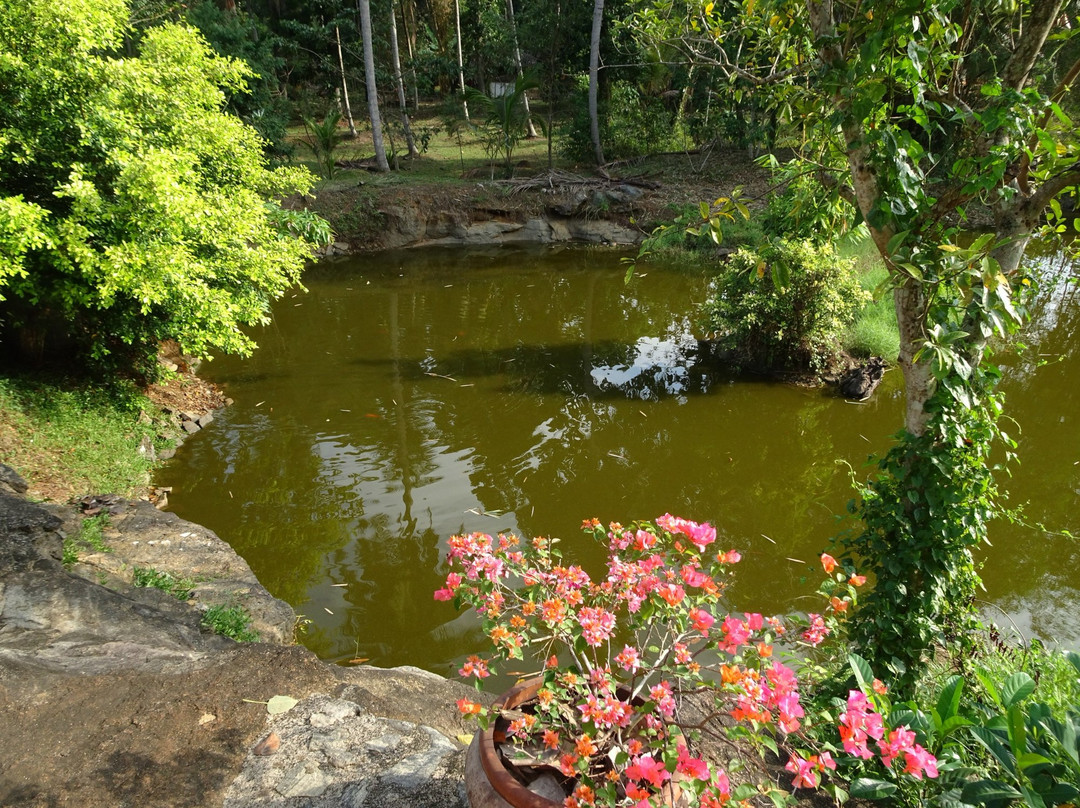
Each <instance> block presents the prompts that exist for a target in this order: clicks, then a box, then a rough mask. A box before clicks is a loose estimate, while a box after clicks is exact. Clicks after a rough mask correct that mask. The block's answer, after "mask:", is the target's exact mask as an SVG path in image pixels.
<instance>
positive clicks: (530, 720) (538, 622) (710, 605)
mask: <svg viewBox="0 0 1080 808" xmlns="http://www.w3.org/2000/svg"><path fill="white" fill-rule="evenodd" d="M583 529H584V531H585V533H586V534H587V535H589V536H591V537H592V538H593V539H594V540H596V541H598V542H601V543H603V544H604V545H605V546H606V548H607V553H608V556H607V565H606V569H605V571H604V574H603V577H602V578H599V579H594V578H593V577H592V576H590V575H589V573H588V572H586V571H585V570H584V569H583V568H582V567H580V566H578V565H575V564H564V563H563V559H562V556H561V554H560V553H559V551H558V549H557V546H556V545H557V540H555V539H546V538H540V537H538V538H534V539H532V540H529V541H523V540H522V539H520V538H518V537H517V536H514V535H511V534H501V535H499V536H497V537H492V536H489V535H487V534H483V533H472V534H469V535H460V536H454V537H452V538H451V539H450V540H449V545H450V550H449V553H448V557H449V562H450V566H451V571H450V573H449V574H448V575H447V578H446V585H445V587H443V588H441V589H439V590H437V591H436V592H435V598H436V600H444V601H450V600H452V601H453V602H454V604H455V606H457V607H459V608H460V607H461V606H463V605H466V604H467V605H469V606H472V607H473V608H475V609H476V610H477V612H478V613H479V614H480V615H481V619H482V624H483V630H484V632H485V633H486V634H487V636H488V637H489V638H490V640H491V642H492V644H493V646H494V650H495V653H494V657H493V659H502V660H507V659H523V660H529V661H532V660H536V661H537V663H538V665H539V666H540V667H542V673H541V674H540V675H542V677H543V684H542V685H541V686H540V689H539V691H538V693H537V697H536V700H535V702H533V703H531V704H529V705H525V706H523V708H522V709H520V710H515V711H506V712H505V714H503V715H502V716H499V715H493V714H492V711H490V710H489V709H488V708H485V707H483V706H482V705H481V704H479V703H477V702H473V701H471V700H468V699H462V700H461V701H460V702H459V703H458V707H459V709H460V710H461V712H462V713H464V714H468V715H473V716H476V717H477V718H478V719H479V720H480V722H481V724H482V726H488V725H489V723H490V722H491V721H493V720H495V719H496V718H500V717H501V718H502V719H503V720H504V722H505V723H506V739H507V740H506V743H505V744H504V748H503V751H504V755H505V756H506V757H507V759H509V760H511V761H512V762H514V763H515V764H519V766H520V767H521V768H531V769H533V770H534V771H543V770H548V771H552V772H558V773H559V774H560V775H561V777H562V778H563V782H564V783H565V790H566V794H567V796H566V799H565V805H566V806H567V808H575V807H576V806H583V805H604V806H630V805H633V806H640V808H645V806H647V805H649V804H650V800H652V803H653V804H660V802H659V797H658V795H659V794H660V793H661V792H662V791H663V790H664V788H665V786H666V785H667V784H668V783H669V782H670V781H672V779H673V778H674V779H676V780H677V781H678V784H679V788H681V789H682V791H683V792H688V796H690V797H691V798H692V799H691V802H692V804H697V805H701V806H704V807H705V808H709V806H719V805H724V804H725V803H727V802H728V801H729V800H731V799H732V798H735V799H742V798H745V797H748V796H750V795H751V794H753V793H755V792H756V791H757V789H755V788H754V787H753V786H742V787H740V788H733V787H732V784H731V782H730V780H729V778H728V775H727V773H726V772H725V771H724V770H723V769H721V768H719V767H717V766H715V765H710V763H709V762H708V761H706V760H705V759H704V758H703V757H702V756H700V754H698V753H697V752H696V751H695V747H696V745H697V744H696V741H697V740H698V737H699V730H700V728H701V717H700V716H701V715H707V716H710V720H713V719H716V718H719V717H725V718H726V720H725V721H724V722H723V723H724V725H725V727H727V729H728V730H729V731H730V730H731V729H733V728H734V729H735V730H737V732H738V733H739V734H740V735H741V737H743V738H746V737H748V736H750V737H751V738H757V739H766V738H767V739H768V740H767V741H765V745H766V746H769V747H771V748H776V746H777V743H784V742H785V741H786V740H787V739H789V738H791V736H793V735H796V734H799V733H800V729H801V728H802V723H803V721H804V720H805V714H804V708H803V705H802V703H801V702H800V694H799V682H798V679H797V676H796V674H795V672H794V670H792V668H791V667H789V666H788V665H786V664H784V663H783V662H781V661H780V660H779V659H778V658H777V657H778V656H779V655H780V654H779V653H778V650H779V646H777V651H776V652H774V644H776V643H777V641H778V640H780V641H781V642H782V643H784V645H785V646H786V647H787V648H793V647H795V646H797V645H810V646H813V645H817V644H818V643H820V642H821V641H822V640H823V639H824V638H825V636H826V635H827V633H828V632H829V626H828V624H827V622H826V619H825V618H823V617H822V616H821V615H817V614H811V615H809V616H808V617H807V618H800V619H798V620H796V621H788V620H783V619H780V618H777V617H765V616H763V615H761V614H752V613H740V614H725V613H723V609H722V606H721V599H722V595H723V593H724V589H725V587H726V584H727V581H728V578H729V576H730V574H731V567H732V565H734V564H735V563H737V562H738V561H739V560H740V554H739V553H738V552H737V551H734V550H727V551H720V552H717V551H716V547H715V544H716V539H717V533H716V529H715V528H713V527H712V526H710V525H708V524H699V523H696V522H691V521H688V520H686V519H681V518H679V517H674V516H671V515H669V514H665V515H664V516H661V517H659V518H658V519H656V520H655V521H654V522H637V523H634V524H632V525H630V526H628V527H624V526H622V525H620V524H617V523H613V524H611V525H609V526H608V527H607V528H605V527H603V526H602V525H601V524H600V523H599V522H598V521H597V520H588V521H586V522H585V523H584V525H583ZM822 563H823V565H824V566H825V568H826V571H827V572H830V573H831V572H833V570H832V569H830V566H831V565H832V566H835V562H834V561H833V560H832V559H831V557H828V556H824V557H823V559H822ZM830 580H831V579H830ZM863 580H864V579H860V578H859V576H854V575H853V576H851V577H850V578H849V579H846V580H845V581H844V582H843V583H844V587H843V589H841V588H840V587H839V586H837V585H836V583H837V582H835V581H834V585H833V586H831V587H830V593H831V594H830V597H831V598H832V599H833V602H832V604H831V606H830V608H829V611H830V612H831V613H832V615H833V616H835V614H837V613H842V612H844V611H845V610H846V609H847V607H848V605H849V604H850V603H851V602H853V600H854V593H855V587H856V586H857V585H859V584H861V583H862V582H863ZM845 593H846V594H845ZM841 595H843V597H841ZM796 624H797V625H796ZM789 627H790V628H789ZM781 638H783V639H782V640H781ZM493 659H484V658H481V657H480V656H478V655H476V656H470V657H469V658H468V659H467V660H466V662H465V663H464V665H463V666H462V668H461V670H460V673H461V675H463V676H465V677H470V678H473V679H474V680H475V683H476V685H477V687H480V685H481V683H482V681H483V680H484V679H486V678H487V677H488V676H489V675H490V670H491V669H490V667H489V666H490V663H491V662H492V661H493ZM691 697H692V698H694V699H695V700H696V708H697V711H698V717H697V718H695V719H693V721H692V722H690V721H689V720H688V719H687V718H686V707H687V704H688V702H687V700H688V699H689V698H691ZM702 711H703V712H702ZM853 711H854V712H853ZM856 713H858V714H857V715H856ZM874 715H875V714H874V713H873V709H872V706H869V705H864V704H862V703H859V704H857V705H855V707H853V708H851V709H849V711H848V712H847V713H845V716H846V719H845V720H847V719H850V720H849V721H848V723H847V724H845V725H842V726H841V728H840V729H841V732H842V733H844V732H848V731H849V730H850V731H852V732H857V733H859V734H858V736H857V737H858V738H860V739H864V738H865V737H867V736H868V737H871V738H879V737H880V736H879V735H876V734H875V733H877V723H875V722H879V719H880V716H877V718H876V719H875V718H874V717H873V716H874ZM860 722H861V723H860ZM718 726H719V725H718ZM882 729H883V730H884V729H886V728H884V727H882ZM903 737H904V738H905V739H906V738H907V736H903ZM785 745H786V746H788V749H789V752H788V764H787V767H788V769H789V771H791V772H792V773H793V774H794V781H793V785H794V786H795V788H800V787H816V786H817V785H818V783H819V782H820V775H821V773H822V772H824V771H825V770H827V769H832V768H835V762H834V760H833V758H832V755H831V753H830V752H829V751H828V750H819V751H818V752H816V753H813V754H810V753H808V752H806V751H805V749H804V748H805V746H806V744H805V743H800V744H796V745H790V744H785ZM846 746H847V744H845V747H846ZM894 746H896V745H894ZM905 748H908V749H910V748H912V745H911V744H907V747H905ZM796 749H798V750H803V751H795V750H796ZM865 749H866V746H865V744H862V745H859V746H857V747H855V751H856V753H857V754H861V753H862V752H863V750H865ZM888 749H889V750H890V752H889V753H890V754H892V756H893V757H896V754H897V753H898V751H900V750H899V746H896V749H894V748H893V746H889V747H888ZM920 750H921V747H920ZM918 754H919V755H921V754H922V752H919V753H918ZM919 759H920V760H924V759H925V758H922V757H920V758H919ZM888 763H891V759H890V760H889V761H886V764H888ZM908 765H909V769H908V771H909V772H911V774H912V775H913V776H922V775H923V774H924V773H925V774H929V775H931V776H932V775H933V771H932V758H931V759H930V761H927V764H926V765H925V766H923V767H921V768H918V767H916V768H915V769H912V768H910V765H911V764H908ZM781 794H782V792H781ZM773 796H774V797H775V796H778V795H773Z"/></svg>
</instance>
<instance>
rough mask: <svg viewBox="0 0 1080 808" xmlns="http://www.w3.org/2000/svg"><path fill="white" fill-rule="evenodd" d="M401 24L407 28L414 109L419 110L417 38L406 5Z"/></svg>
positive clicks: (406, 37)
mask: <svg viewBox="0 0 1080 808" xmlns="http://www.w3.org/2000/svg"><path fill="white" fill-rule="evenodd" d="M406 5H407V4H406ZM401 24H402V25H403V26H404V28H405V48H406V49H407V50H408V51H409V73H410V74H411V75H412V91H413V110H415V111H417V112H419V111H420V82H418V81H417V80H416V61H415V57H414V56H413V40H414V39H416V34H415V33H413V31H412V30H411V29H410V28H409V15H408V14H407V13H405V5H402V6H401Z"/></svg>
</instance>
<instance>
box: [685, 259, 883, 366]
mask: <svg viewBox="0 0 1080 808" xmlns="http://www.w3.org/2000/svg"><path fill="white" fill-rule="evenodd" d="M869 299H870V295H869V294H868V293H867V292H865V291H864V290H863V289H862V288H861V286H860V285H859V281H858V278H857V277H856V275H855V270H854V262H852V261H846V260H843V259H841V258H839V257H838V256H837V254H836V251H835V250H834V249H833V248H832V247H831V246H828V245H824V246H816V245H814V244H811V243H810V242H807V241H787V240H778V241H766V242H763V243H762V244H761V245H760V246H759V247H758V248H757V250H756V251H755V250H747V249H741V250H739V251H738V252H737V253H735V254H734V255H733V256H732V258H731V260H730V261H729V262H728V264H727V265H726V266H725V268H724V270H723V272H722V274H721V276H720V279H719V283H718V285H717V291H716V295H715V297H713V298H712V299H711V300H709V301H708V302H707V303H706V304H705V313H706V316H707V318H708V322H709V325H710V327H711V328H712V329H713V330H714V331H715V332H716V334H717V341H718V343H719V345H720V347H721V348H722V349H723V350H725V351H726V352H728V353H729V354H730V355H731V357H732V358H733V359H734V361H735V362H736V363H738V364H739V365H745V366H750V367H753V368H758V369H795V368H811V369H814V370H822V369H824V368H825V367H827V366H828V365H829V363H830V362H831V361H832V360H834V358H835V356H836V353H837V351H838V348H839V341H840V338H841V336H842V335H843V334H844V332H845V330H846V329H847V328H848V326H849V325H850V323H851V322H852V320H853V319H854V317H855V315H856V314H857V313H858V312H859V310H860V309H861V308H862V307H863V306H864V305H865V303H866V302H867V301H869Z"/></svg>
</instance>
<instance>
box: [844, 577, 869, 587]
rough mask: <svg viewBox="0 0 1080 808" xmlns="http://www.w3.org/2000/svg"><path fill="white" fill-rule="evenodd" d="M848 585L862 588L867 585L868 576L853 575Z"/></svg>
mask: <svg viewBox="0 0 1080 808" xmlns="http://www.w3.org/2000/svg"><path fill="white" fill-rule="evenodd" d="M848 583H849V584H851V585H852V586H862V585H863V584H865V583H866V576H865V575H852V576H851V577H850V578H848Z"/></svg>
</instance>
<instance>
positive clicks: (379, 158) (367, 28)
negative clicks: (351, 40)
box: [356, 0, 390, 172]
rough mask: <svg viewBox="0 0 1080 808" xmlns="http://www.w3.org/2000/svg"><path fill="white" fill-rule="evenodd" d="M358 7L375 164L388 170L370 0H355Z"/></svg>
mask: <svg viewBox="0 0 1080 808" xmlns="http://www.w3.org/2000/svg"><path fill="white" fill-rule="evenodd" d="M356 3H357V6H359V8H360V37H361V39H362V40H363V44H364V80H365V82H366V86H367V101H368V116H369V117H370V118H371V140H372V143H373V144H374V146H375V166H376V168H377V169H378V170H379V171H381V172H388V171H389V170H390V163H388V162H387V160H386V149H385V148H384V147H383V133H382V116H381V115H379V88H378V84H377V82H376V81H375V53H374V48H373V47H372V44H371V0H356Z"/></svg>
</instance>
